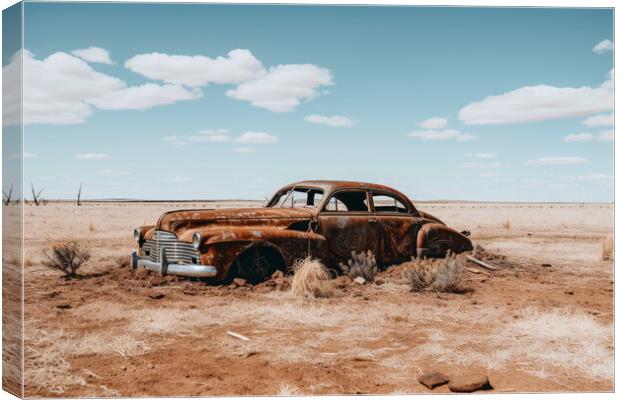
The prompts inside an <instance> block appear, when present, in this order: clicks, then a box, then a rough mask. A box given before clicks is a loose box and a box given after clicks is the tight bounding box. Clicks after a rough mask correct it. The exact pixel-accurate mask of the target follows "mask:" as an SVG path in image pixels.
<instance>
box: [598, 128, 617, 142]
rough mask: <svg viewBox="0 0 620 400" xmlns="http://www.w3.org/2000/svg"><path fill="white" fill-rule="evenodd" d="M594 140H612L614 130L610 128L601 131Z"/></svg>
mask: <svg viewBox="0 0 620 400" xmlns="http://www.w3.org/2000/svg"><path fill="white" fill-rule="evenodd" d="M596 140H598V141H601V142H611V141H612V140H614V131H613V130H611V129H610V130H607V131H601V132H600V133H599V134H598V135H597V137H596Z"/></svg>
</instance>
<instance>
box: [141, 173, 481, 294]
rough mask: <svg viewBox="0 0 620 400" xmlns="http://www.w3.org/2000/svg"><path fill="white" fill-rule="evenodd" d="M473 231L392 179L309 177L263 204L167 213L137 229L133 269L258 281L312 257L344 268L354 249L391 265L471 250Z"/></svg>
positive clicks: (328, 264)
mask: <svg viewBox="0 0 620 400" xmlns="http://www.w3.org/2000/svg"><path fill="white" fill-rule="evenodd" d="M467 235H468V232H458V231H456V230H454V229H452V228H449V227H448V226H446V224H444V223H443V222H442V221H441V220H439V219H438V218H436V217H434V216H433V215H431V214H428V213H426V212H424V211H421V210H418V209H417V208H416V207H415V206H414V205H413V203H412V202H411V200H410V199H409V198H408V197H407V196H405V195H404V194H402V193H401V192H399V191H397V190H395V189H392V188H390V187H388V186H384V185H378V184H371V183H363V182H347V181H302V182H297V183H293V184H290V185H287V186H285V187H283V188H281V189H280V190H278V191H277V192H276V193H275V194H274V195H273V197H272V198H271V200H269V201H268V202H267V203H266V205H265V206H264V207H262V208H229V209H225V208H224V209H197V210H177V211H170V212H166V213H164V214H163V215H161V216H160V218H159V220H158V221H157V223H156V224H155V225H151V226H142V227H139V228H136V229H135V231H134V238H135V240H136V242H137V245H138V247H137V250H136V251H133V252H132V254H131V268H132V269H136V268H138V267H144V268H147V269H149V270H151V271H155V272H157V273H159V274H162V275H166V274H172V275H182V276H189V277H198V278H210V279H211V280H213V281H220V282H222V281H230V280H232V279H233V278H235V277H238V278H242V279H245V280H246V281H248V282H251V283H257V282H261V281H263V280H265V279H268V278H269V277H270V276H271V275H272V273H273V272H275V271H276V270H285V269H286V266H289V265H292V263H293V262H294V261H295V260H297V259H303V258H306V257H313V258H318V259H320V260H321V261H322V262H323V263H324V264H325V265H326V266H329V267H330V268H333V269H334V270H336V271H337V270H338V265H339V264H340V263H341V262H344V261H346V260H347V259H349V258H350V257H351V254H352V253H359V252H367V251H371V252H372V253H373V254H374V255H375V257H376V261H377V264H378V265H379V266H389V265H391V264H394V263H398V262H402V261H406V260H410V259H411V258H412V257H443V256H445V255H446V253H447V252H448V251H450V252H453V253H461V252H464V251H470V250H472V243H471V241H470V239H469V238H468V237H467Z"/></svg>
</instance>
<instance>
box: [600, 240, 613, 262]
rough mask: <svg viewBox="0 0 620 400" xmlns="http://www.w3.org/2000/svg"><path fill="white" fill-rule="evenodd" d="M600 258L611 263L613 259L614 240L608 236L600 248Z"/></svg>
mask: <svg viewBox="0 0 620 400" xmlns="http://www.w3.org/2000/svg"><path fill="white" fill-rule="evenodd" d="M601 247H602V248H601V253H602V254H601V258H602V260H603V261H611V260H613V259H614V239H613V238H612V237H611V236H608V237H606V238H605V240H603V244H602V246H601Z"/></svg>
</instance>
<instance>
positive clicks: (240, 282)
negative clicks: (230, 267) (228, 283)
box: [233, 278, 246, 286]
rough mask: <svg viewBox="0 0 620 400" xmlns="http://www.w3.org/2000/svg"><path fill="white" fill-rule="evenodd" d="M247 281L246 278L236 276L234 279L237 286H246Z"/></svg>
mask: <svg viewBox="0 0 620 400" xmlns="http://www.w3.org/2000/svg"><path fill="white" fill-rule="evenodd" d="M245 283H246V281H245V279H241V278H235V279H233V285H236V286H245Z"/></svg>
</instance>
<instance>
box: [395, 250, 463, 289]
mask: <svg viewBox="0 0 620 400" xmlns="http://www.w3.org/2000/svg"><path fill="white" fill-rule="evenodd" d="M407 264H409V265H407ZM405 266H406V267H407V270H406V275H405V276H406V278H407V282H408V283H409V286H410V287H411V291H413V292H421V291H424V290H430V291H435V292H450V293H456V292H459V291H460V290H461V286H460V278H461V273H462V271H463V259H462V256H459V255H455V254H448V255H446V257H445V258H436V259H421V258H418V259H414V260H411V261H410V262H408V263H405Z"/></svg>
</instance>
